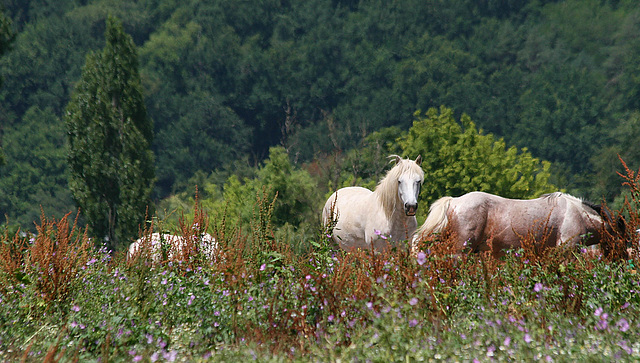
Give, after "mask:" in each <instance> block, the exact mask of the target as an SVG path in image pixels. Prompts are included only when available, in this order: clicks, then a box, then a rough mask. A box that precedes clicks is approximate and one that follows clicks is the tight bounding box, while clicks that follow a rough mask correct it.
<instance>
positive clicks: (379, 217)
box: [322, 155, 424, 251]
mask: <svg viewBox="0 0 640 363" xmlns="http://www.w3.org/2000/svg"><path fill="white" fill-rule="evenodd" d="M390 158H394V159H395V162H396V164H395V166H394V167H393V168H391V170H389V172H387V175H386V176H385V177H384V179H382V181H380V183H379V184H378V186H377V187H376V189H375V191H373V192H372V191H370V190H369V189H366V188H361V187H347V188H342V189H339V190H338V191H336V192H334V193H333V194H332V195H331V196H330V197H329V199H328V200H327V202H326V203H325V205H324V208H323V209H322V222H323V224H324V225H325V226H328V225H331V224H332V223H336V224H335V227H334V228H333V231H332V232H330V233H331V235H332V237H333V240H334V241H335V242H336V243H338V244H339V245H340V247H341V248H343V249H345V250H347V251H350V250H354V249H358V248H362V249H371V248H373V249H375V250H377V251H381V250H384V249H386V248H388V247H398V246H399V242H400V241H405V240H408V239H409V238H410V237H411V236H412V235H413V233H414V231H415V230H416V228H417V225H418V223H417V221H416V217H415V214H416V210H417V209H418V195H419V194H420V186H421V185H422V182H423V181H424V171H423V170H422V168H421V167H420V164H421V162H422V157H420V156H418V158H416V160H415V161H413V160H409V159H402V158H400V157H399V156H397V155H391V156H390Z"/></svg>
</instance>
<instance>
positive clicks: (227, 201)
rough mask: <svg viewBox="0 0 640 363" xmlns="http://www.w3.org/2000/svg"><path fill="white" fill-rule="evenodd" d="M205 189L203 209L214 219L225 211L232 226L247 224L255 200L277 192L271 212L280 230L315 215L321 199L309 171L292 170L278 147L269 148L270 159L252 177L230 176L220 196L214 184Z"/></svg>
mask: <svg viewBox="0 0 640 363" xmlns="http://www.w3.org/2000/svg"><path fill="white" fill-rule="evenodd" d="M204 189H205V192H206V193H207V194H209V195H210V197H209V198H207V199H205V200H203V201H202V206H203V207H204V208H205V209H207V210H210V211H212V215H213V216H215V217H220V216H222V214H223V213H224V212H225V211H226V219H227V221H228V223H230V224H232V225H235V224H240V225H245V226H246V225H248V224H249V222H250V221H251V219H252V218H253V217H254V214H255V212H256V208H257V205H256V203H257V201H258V200H257V198H256V197H258V198H261V199H263V198H266V199H267V201H268V202H271V201H272V200H273V198H274V197H276V193H277V198H276V201H275V204H274V205H273V212H272V219H273V220H272V222H273V225H274V226H275V227H281V226H284V225H287V224H288V225H290V226H292V227H294V228H298V227H300V226H301V225H303V224H305V223H309V222H310V221H312V220H313V218H314V216H316V215H317V208H318V204H319V202H320V200H319V198H321V196H320V195H319V193H317V192H316V191H317V186H316V183H315V181H314V180H313V178H312V177H311V175H310V174H309V172H307V171H306V170H303V169H300V168H297V167H295V166H294V165H293V164H292V163H291V161H290V160H289V155H288V154H287V152H286V150H285V149H284V148H283V147H281V146H277V147H272V148H271V149H269V159H267V160H266V161H265V163H264V165H263V166H262V167H261V168H260V169H259V170H258V172H257V176H256V177H255V178H253V179H250V178H244V180H240V178H238V177H237V176H236V175H231V176H230V177H229V178H228V179H227V181H226V182H225V183H224V187H223V189H224V191H223V193H222V195H220V193H217V192H215V189H216V187H215V185H205V187H204ZM263 193H264V194H263Z"/></svg>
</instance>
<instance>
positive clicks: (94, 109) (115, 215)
mask: <svg viewBox="0 0 640 363" xmlns="http://www.w3.org/2000/svg"><path fill="white" fill-rule="evenodd" d="M105 38H106V45H105V47H104V49H103V50H102V51H101V52H97V53H90V54H89V55H88V56H87V59H86V63H85V66H84V68H83V71H82V76H81V79H80V80H79V82H78V84H77V86H76V88H75V90H74V93H73V95H72V98H71V101H70V103H69V104H68V105H67V110H66V114H65V122H66V126H67V132H68V140H69V157H68V162H69V167H70V174H71V176H70V183H69V184H70V188H71V191H72V193H73V196H74V199H75V201H76V203H77V204H78V206H79V207H80V209H81V211H82V213H83V214H84V216H85V217H86V219H87V224H88V226H89V229H90V231H91V233H92V234H93V235H95V236H96V237H104V238H105V240H106V241H107V246H108V247H109V248H112V249H116V248H119V247H120V245H121V244H123V243H124V242H125V241H126V240H127V239H130V238H132V237H134V236H135V235H136V233H137V232H138V228H139V226H140V224H141V223H143V222H144V217H145V211H146V208H147V207H148V206H150V195H151V191H152V188H153V183H154V180H155V173H154V169H153V154H152V152H151V149H150V146H151V141H152V137H153V128H152V123H151V120H150V118H149V117H148V116H147V111H146V107H145V104H144V100H143V96H142V88H141V82H140V76H139V73H138V56H137V52H136V47H135V45H134V43H133V40H132V38H131V36H129V35H128V34H126V33H125V32H124V30H123V27H122V24H121V23H120V21H118V20H117V19H115V18H113V17H111V16H109V18H108V19H107V27H106V32H105ZM149 213H151V211H149Z"/></svg>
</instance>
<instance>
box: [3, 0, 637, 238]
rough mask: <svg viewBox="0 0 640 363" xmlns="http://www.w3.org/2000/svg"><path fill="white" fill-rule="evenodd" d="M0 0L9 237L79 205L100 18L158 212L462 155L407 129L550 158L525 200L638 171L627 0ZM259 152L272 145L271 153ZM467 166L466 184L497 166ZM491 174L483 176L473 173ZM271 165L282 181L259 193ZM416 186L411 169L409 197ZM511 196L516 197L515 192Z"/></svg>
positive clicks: (609, 186) (609, 183)
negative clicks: (128, 66)
mask: <svg viewBox="0 0 640 363" xmlns="http://www.w3.org/2000/svg"><path fill="white" fill-rule="evenodd" d="M3 5H4V10H3V13H4V14H5V16H6V17H8V18H9V19H11V20H12V29H13V31H14V32H15V40H14V41H13V43H12V48H11V49H10V50H9V51H8V52H7V53H5V54H4V55H3V57H2V58H0V72H1V76H2V77H3V83H2V88H1V89H0V132H1V134H0V140H1V144H0V145H1V146H2V149H3V150H4V159H5V160H4V162H5V163H4V165H2V166H0V214H1V215H3V216H4V215H6V216H7V217H8V218H9V221H10V223H15V224H20V225H22V226H25V227H29V226H30V225H32V221H34V220H37V219H38V218H39V215H40V213H41V211H40V206H42V208H43V210H44V212H45V213H46V214H47V215H51V214H53V215H56V216H58V217H59V216H61V215H63V214H64V213H66V212H69V211H74V210H75V208H76V206H75V204H74V201H73V198H72V195H71V192H70V191H69V186H68V181H69V166H68V165H67V155H68V149H67V139H66V138H67V131H66V129H65V123H64V117H65V110H66V107H67V105H68V103H69V101H70V99H71V94H72V92H73V89H74V87H75V85H76V84H77V83H78V82H79V80H80V76H81V72H82V67H83V66H84V65H85V61H86V57H87V54H89V53H90V52H94V51H98V50H100V49H101V48H102V47H104V44H105V39H104V34H105V26H106V25H105V24H106V19H107V18H108V16H109V15H111V16H113V17H116V18H118V19H119V20H120V21H121V22H122V24H123V28H124V30H125V31H126V33H127V34H129V35H130V36H131V37H132V39H133V41H134V43H135V46H136V47H137V52H138V57H139V72H140V77H141V83H142V91H143V94H144V99H145V104H146V111H147V114H148V116H149V118H150V119H151V120H152V122H153V144H152V150H153V153H154V157H155V159H154V160H155V162H154V163H155V176H156V178H157V179H156V183H155V189H154V193H153V197H154V199H155V200H156V201H157V202H158V203H159V204H161V205H165V206H176V205H178V204H179V203H181V202H183V201H184V198H181V197H180V195H193V191H194V185H195V184H198V185H199V186H201V192H202V193H203V196H204V199H205V202H206V203H210V205H211V206H213V205H219V207H220V208H222V206H221V204H220V201H219V200H217V199H216V198H218V199H220V197H222V196H225V195H227V197H228V194H230V193H233V192H234V191H235V192H242V190H243V189H242V188H248V189H250V190H251V192H252V193H253V192H255V191H256V190H259V188H258V187H254V186H252V187H249V185H251V183H248V182H247V181H250V180H259V179H260V180H263V181H265V183H266V182H267V181H268V182H269V183H270V184H271V185H278V183H284V184H282V188H283V189H286V188H287V187H289V188H293V187H298V188H301V189H303V191H301V192H300V195H303V196H305V198H308V199H313V200H312V201H309V203H320V200H321V199H322V198H323V197H324V195H325V194H326V193H327V192H328V191H329V190H330V189H331V188H335V187H338V186H341V185H346V184H355V183H357V184H361V185H368V186H372V183H374V182H375V181H376V180H377V178H379V176H380V173H382V172H383V171H384V170H385V167H386V165H387V164H386V160H385V159H384V157H385V156H386V155H387V152H399V153H404V155H405V156H408V157H412V158H415V157H416V156H417V153H418V152H419V151H420V150H423V154H424V153H431V154H429V155H432V157H439V155H441V154H442V153H435V152H433V148H431V146H434V147H435V146H437V147H438V148H439V149H438V150H448V149H443V148H444V147H445V146H446V145H458V146H457V147H458V148H463V147H464V145H463V144H461V143H456V142H455V141H452V142H451V143H450V144H446V143H445V144H443V145H445V146H442V145H440V144H438V145H436V143H437V140H436V141H433V140H432V139H434V138H428V137H426V138H425V137H422V136H415V137H414V136H411V134H407V131H408V130H409V129H410V128H411V127H412V125H414V121H415V122H416V125H418V124H419V122H421V120H424V119H429V120H437V119H439V118H443V119H446V120H460V122H459V123H458V124H457V125H458V126H457V128H458V129H459V130H458V131H457V132H462V133H465V132H466V131H465V130H471V132H472V133H473V132H475V130H476V127H477V128H478V129H480V130H482V131H481V132H480V133H481V134H483V135H486V134H488V133H491V134H493V136H491V140H492V141H491V143H490V144H487V146H486V148H487V149H490V148H491V147H493V146H492V145H494V144H493V142H494V141H496V142H497V144H498V145H501V147H502V148H503V149H505V148H506V149H509V148H510V147H515V148H517V149H518V150H521V151H519V153H520V154H519V155H520V156H522V158H520V159H518V158H516V157H515V156H514V155H515V150H516V149H510V150H514V151H513V152H512V155H511V156H510V158H506V157H505V158H503V159H504V160H520V161H518V163H519V165H521V166H522V165H525V162H523V161H522V160H525V159H526V160H532V158H537V159H540V160H545V161H548V162H549V164H545V165H546V167H543V166H541V167H540V170H541V173H546V174H544V175H545V176H544V177H543V178H542V179H544V180H542V181H540V180H538V182H537V184H535V186H533V187H531V188H530V189H529V190H528V192H530V193H533V192H534V191H536V192H541V191H546V190H547V189H548V186H549V185H553V186H555V187H557V188H560V189H564V190H566V191H568V192H570V193H572V194H575V195H577V196H581V197H585V198H588V199H591V200H594V201H600V200H601V199H602V198H605V199H606V200H607V201H609V202H613V201H614V199H615V198H616V197H618V196H619V195H620V193H621V191H622V189H621V186H620V183H621V179H620V178H619V177H618V176H617V175H616V171H617V170H621V169H622V168H621V163H620V162H619V160H618V155H620V156H621V157H622V158H623V159H624V160H625V161H626V162H627V163H628V164H629V166H630V167H631V168H636V169H637V168H638V166H640V62H639V61H638V59H640V4H639V3H638V2H637V1H631V0H620V1H616V0H609V1H606V0H579V1H578V0H567V1H545V0H539V1H514V0H485V1H475V0H459V1H450V0H433V1H419V0H400V1H393V2H392V1H376V0H373V1H339V0H290V1H284V0H266V1H237V0H210V1H196V0H187V1H175V0H139V1H125V2H119V1H111V0H59V1H55V2H52V1H46V0H31V1H28V0H4V1H3ZM441 106H444V108H442V109H441ZM438 109H439V110H441V111H440V114H439V115H438V114H437V111H436V110H438ZM427 110H430V111H429V112H427ZM471 120H472V122H471ZM456 122H457V121H456ZM440 125H444V124H440ZM460 126H462V129H461V128H460ZM416 127H417V126H416ZM421 127H422V130H423V132H424V133H428V132H429V129H428V128H425V127H424V125H423V126H421ZM447 127H449V126H447ZM454 129H455V127H453V128H450V130H454ZM425 130H426V131H425ZM455 130H457V129H455ZM455 130H454V131H455ZM439 132H443V131H442V130H439ZM444 134H446V132H445V133H444ZM474 137H475V136H473V135H471V134H469V139H468V140H475V139H474ZM415 140H432V141H429V142H430V143H432V144H429V145H422V144H419V143H417V141H415ZM465 140H466V139H465ZM425 142H426V141H425ZM478 143H480V142H479V141H478ZM474 145H475V144H474ZM273 146H281V148H278V149H271V152H270V148H272V147H273ZM446 147H449V146H446ZM282 150H284V153H283V152H282ZM454 154H455V153H454ZM454 154H452V155H454ZM270 155H271V158H270V159H268V160H267V158H269V156H270ZM455 155H459V154H455ZM455 155H454V156H455ZM454 156H452V157H453V159H451V160H457V159H456V158H458V157H457V156H456V157H454ZM469 157H470V158H471V157H472V156H469ZM423 158H425V155H423ZM285 159H288V160H285ZM494 159H495V157H494ZM425 160H426V161H427V162H428V163H429V160H427V159H426V158H425ZM469 160H471V159H469ZM474 160H476V162H477V167H476V168H474V169H473V170H474V172H477V173H489V172H490V173H493V174H495V173H500V172H501V171H502V170H504V168H506V167H508V166H505V165H502V164H500V163H498V162H497V161H495V162H491V163H485V162H486V160H489V159H483V158H476V159H474ZM527 162H528V161H527ZM536 162H537V161H536ZM428 165H433V167H434V168H436V167H438V168H440V169H442V168H443V167H446V165H445V164H442V163H440V164H439V163H436V162H433V163H431V164H428ZM526 165H529V164H526ZM531 165H533V164H531ZM291 168H294V169H292V170H289V169H291ZM489 168H494V170H489V171H487V170H484V169H489ZM497 169H499V170H497ZM278 170H279V171H282V170H284V171H285V172H284V173H285V174H283V175H289V176H290V177H291V179H290V180H289V181H290V182H291V183H293V184H294V185H293V186H292V185H288V184H287V183H285V181H286V180H284V179H282V180H279V179H278V180H276V179H273V176H274V175H279V174H278V172H277V171H278ZM287 170H289V171H287ZM301 171H305V173H306V174H304V175H302V174H299V172H301ZM425 171H427V170H425ZM287 173H288V174H287ZM523 173H525V174H526V172H525V171H522V170H520V171H518V170H516V171H514V174H513V175H521V174H523ZM433 175H435V176H437V177H438V178H444V177H446V176H447V175H449V176H451V175H453V174H447V173H435V172H434V174H433ZM456 175H458V174H456ZM234 178H235V179H234ZM309 178H315V179H314V180H313V181H311V180H310V179H309ZM429 178H430V173H429V171H427V175H426V177H425V179H426V183H429ZM463 179H464V178H463ZM547 181H548V183H549V184H547V183H546V182H547ZM465 183H466V184H465ZM478 183H480V184H478V185H476V184H473V177H470V178H469V181H468V183H467V181H464V180H462V181H460V183H459V184H460V185H458V186H456V188H458V189H455V188H453V189H452V188H448V187H446V185H447V184H446V183H443V184H442V185H443V186H442V187H435V186H434V187H432V188H430V189H429V190H432V191H433V192H434V193H452V194H453V193H459V192H462V190H464V189H465V187H469V188H471V187H474V188H479V186H481V185H482V184H481V183H482V181H478ZM514 183H515V182H514ZM532 183H534V182H533V181H532ZM312 184H313V185H314V188H309V187H308V185H312ZM223 185H224V190H223V189H222V186H223ZM234 185H235V189H234V187H233V186H234ZM523 185H524V184H523ZM523 185H519V186H518V187H519V188H520V187H522V188H523V190H525V189H527V188H529V185H528V184H527V185H524V186H523ZM531 185H534V184H531ZM316 187H317V189H315V188H316ZM505 188H506V189H504V190H505V192H504V193H503V194H509V189H508V187H505ZM467 191H468V190H467ZM498 191H500V190H498ZM245 192H246V190H245ZM279 192H280V196H279V198H281V199H282V201H283V203H285V205H286V206H287V208H289V209H286V208H284V209H283V210H282V211H281V212H280V213H281V214H280V215H278V210H277V209H276V218H283V220H288V221H291V220H293V219H296V218H300V216H299V215H298V214H296V213H292V210H298V209H296V208H302V209H300V210H304V211H305V213H309V215H313V214H318V213H319V209H317V210H313V208H311V207H309V206H308V205H307V206H304V208H303V207H301V203H303V201H301V200H298V199H296V198H293V197H290V196H287V195H282V191H281V190H280V191H279ZM185 193H186V194H185ZM245 195H246V194H245ZM287 198H289V199H287ZM225 199H226V200H227V201H228V200H229V198H225ZM316 199H317V200H316ZM425 200H432V196H429V197H428V198H426V199H425ZM162 203H164V204H162ZM286 203H289V204H286ZM227 205H229V204H228V203H227ZM314 206H315V205H314ZM230 208H233V205H232V206H231V207H230ZM237 208H241V207H240V206H237ZM245 214H246V213H245ZM241 215H243V214H242V213H240V212H238V214H237V216H241ZM238 218H240V217H238ZM282 223H283V224H286V222H284V221H283V222H282ZM298 223H299V221H298Z"/></svg>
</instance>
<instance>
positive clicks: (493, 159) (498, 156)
mask: <svg viewBox="0 0 640 363" xmlns="http://www.w3.org/2000/svg"><path fill="white" fill-rule="evenodd" d="M415 117H416V120H415V121H414V123H413V126H412V127H411V128H410V129H409V132H408V133H407V134H406V135H405V136H404V137H401V138H400V145H401V146H402V149H403V150H404V154H407V155H409V154H410V155H418V154H420V155H422V160H423V161H422V168H423V170H424V172H425V178H424V185H423V187H422V191H421V194H420V195H421V202H426V203H427V205H429V204H430V203H432V202H433V201H435V200H436V199H438V198H440V197H443V196H447V195H450V196H459V195H462V194H464V193H467V192H471V191H475V190H479V191H485V192H489V193H493V194H497V195H500V196H503V197H507V198H530V197H536V196H539V195H540V194H542V193H546V192H551V191H554V190H556V188H555V187H554V186H553V185H551V184H549V181H548V180H549V177H550V173H549V163H548V162H545V161H543V162H540V161H539V160H538V159H536V158H534V157H533V156H531V154H530V153H529V152H528V151H527V150H526V149H522V150H520V151H519V150H518V149H517V148H516V147H513V146H512V147H509V148H506V145H505V142H504V140H503V139H498V140H496V139H495V138H494V136H493V135H491V134H488V135H484V134H483V133H482V130H478V129H477V128H476V125H475V124H474V123H473V121H471V119H470V118H469V116H467V115H462V117H461V119H460V123H458V122H457V121H456V120H455V119H454V117H453V111H452V110H451V109H449V108H446V107H441V108H440V110H439V111H438V110H437V109H435V108H432V109H429V110H428V111H427V112H426V113H424V114H421V113H419V112H417V113H416V114H415ZM422 213H426V208H423V209H422Z"/></svg>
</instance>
